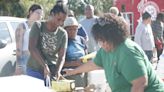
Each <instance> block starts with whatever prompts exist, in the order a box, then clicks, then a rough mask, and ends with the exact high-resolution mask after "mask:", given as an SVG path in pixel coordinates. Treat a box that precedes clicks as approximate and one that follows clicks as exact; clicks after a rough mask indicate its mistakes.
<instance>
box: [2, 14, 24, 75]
mask: <svg viewBox="0 0 164 92" xmlns="http://www.w3.org/2000/svg"><path fill="white" fill-rule="evenodd" d="M24 21H26V19H24V18H17V17H9V16H0V53H1V54H0V77H3V76H11V75H13V74H14V72H15V66H16V42H15V30H16V28H17V26H18V25H19V24H20V23H21V22H24Z"/></svg>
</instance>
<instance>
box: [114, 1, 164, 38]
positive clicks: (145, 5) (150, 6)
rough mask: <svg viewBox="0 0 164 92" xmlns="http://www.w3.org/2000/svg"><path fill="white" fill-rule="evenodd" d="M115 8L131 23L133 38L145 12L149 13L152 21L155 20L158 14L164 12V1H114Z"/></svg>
mask: <svg viewBox="0 0 164 92" xmlns="http://www.w3.org/2000/svg"><path fill="white" fill-rule="evenodd" d="M114 6H116V7H118V9H119V10H120V11H121V12H122V13H123V15H124V17H125V19H126V20H127V21H128V22H129V23H130V34H131V35H132V36H133V35H134V33H135V28H136V26H137V24H138V22H139V21H140V15H142V13H143V12H145V11H147V12H149V13H150V14H151V15H152V20H155V18H156V16H157V13H158V12H161V11H163V12H164V0H114Z"/></svg>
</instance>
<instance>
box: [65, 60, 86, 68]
mask: <svg viewBox="0 0 164 92" xmlns="http://www.w3.org/2000/svg"><path fill="white" fill-rule="evenodd" d="M82 64H83V63H82V61H81V60H76V61H71V62H69V61H68V62H67V61H65V63H64V66H65V67H72V66H80V65H82Z"/></svg>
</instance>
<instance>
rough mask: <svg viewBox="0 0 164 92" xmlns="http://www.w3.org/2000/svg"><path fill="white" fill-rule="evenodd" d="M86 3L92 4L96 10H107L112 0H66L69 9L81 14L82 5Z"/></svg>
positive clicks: (82, 10)
mask: <svg viewBox="0 0 164 92" xmlns="http://www.w3.org/2000/svg"><path fill="white" fill-rule="evenodd" d="M87 4H92V5H93V6H94V8H95V11H96V12H99V11H101V12H108V11H109V8H110V7H111V6H112V4H113V0H68V6H69V9H71V10H73V11H74V12H75V13H76V14H77V15H81V14H82V15H83V12H84V7H85V5H87Z"/></svg>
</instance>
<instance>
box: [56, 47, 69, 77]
mask: <svg viewBox="0 0 164 92" xmlns="http://www.w3.org/2000/svg"><path fill="white" fill-rule="evenodd" d="M65 53H66V48H61V49H60V51H59V54H58V55H59V58H58V61H57V64H56V73H55V75H56V77H57V80H58V79H59V78H60V73H61V70H62V68H63V65H64V63H65Z"/></svg>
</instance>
